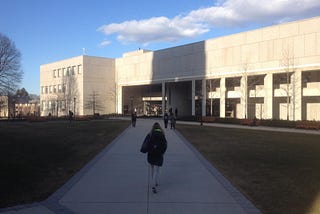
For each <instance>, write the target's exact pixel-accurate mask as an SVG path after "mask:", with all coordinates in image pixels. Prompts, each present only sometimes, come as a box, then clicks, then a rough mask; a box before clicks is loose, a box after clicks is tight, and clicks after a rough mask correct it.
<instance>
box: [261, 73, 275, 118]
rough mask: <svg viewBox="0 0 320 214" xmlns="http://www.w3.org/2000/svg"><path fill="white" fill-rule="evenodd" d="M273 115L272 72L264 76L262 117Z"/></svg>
mask: <svg viewBox="0 0 320 214" xmlns="http://www.w3.org/2000/svg"><path fill="white" fill-rule="evenodd" d="M272 117H273V74H272V73H271V74H266V76H265V77H264V112H263V119H272Z"/></svg>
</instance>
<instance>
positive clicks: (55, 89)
mask: <svg viewBox="0 0 320 214" xmlns="http://www.w3.org/2000/svg"><path fill="white" fill-rule="evenodd" d="M53 93H57V86H56V85H54V86H53Z"/></svg>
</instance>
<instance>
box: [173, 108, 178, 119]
mask: <svg viewBox="0 0 320 214" xmlns="http://www.w3.org/2000/svg"><path fill="white" fill-rule="evenodd" d="M174 114H175V116H176V118H178V108H176V109H175V110H174Z"/></svg>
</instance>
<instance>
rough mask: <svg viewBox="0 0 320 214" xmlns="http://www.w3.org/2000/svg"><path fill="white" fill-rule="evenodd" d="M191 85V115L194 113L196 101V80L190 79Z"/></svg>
mask: <svg viewBox="0 0 320 214" xmlns="http://www.w3.org/2000/svg"><path fill="white" fill-rule="evenodd" d="M191 82H192V86H191V101H192V104H191V105H192V109H191V113H192V116H195V115H196V106H195V105H196V101H195V96H196V81H195V80H192V81H191Z"/></svg>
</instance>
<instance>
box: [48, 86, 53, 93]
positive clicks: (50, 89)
mask: <svg viewBox="0 0 320 214" xmlns="http://www.w3.org/2000/svg"><path fill="white" fill-rule="evenodd" d="M52 91H53V90H52V85H50V86H49V93H52Z"/></svg>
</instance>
